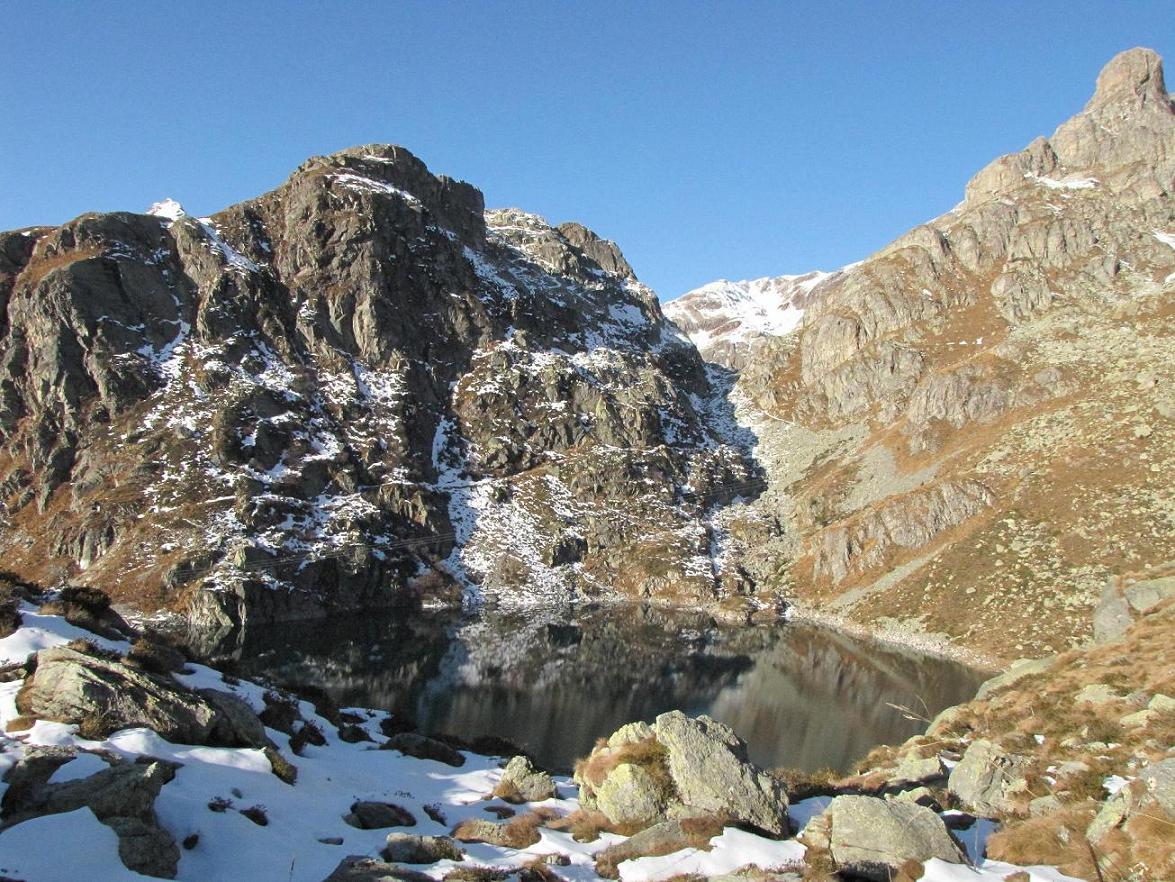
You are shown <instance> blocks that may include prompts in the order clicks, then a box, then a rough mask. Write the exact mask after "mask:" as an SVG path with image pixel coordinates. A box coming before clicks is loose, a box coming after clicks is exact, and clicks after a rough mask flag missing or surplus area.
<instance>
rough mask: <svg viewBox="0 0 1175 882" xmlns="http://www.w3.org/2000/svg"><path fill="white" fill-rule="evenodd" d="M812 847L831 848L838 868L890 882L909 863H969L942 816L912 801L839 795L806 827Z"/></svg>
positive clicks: (805, 837)
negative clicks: (936, 861) (933, 860)
mask: <svg viewBox="0 0 1175 882" xmlns="http://www.w3.org/2000/svg"><path fill="white" fill-rule="evenodd" d="M800 838H801V840H802V841H803V842H804V844H805V845H807V846H808V847H809V848H816V849H821V850H823V851H826V852H828V854H829V855H830V856H831V858H832V860H833V862H834V863H835V866H836V867H837V869H838V870H846V871H848V872H851V873H853V874H854V875H857V876H863V877H865V878H867V879H876V880H878V882H886V880H888V879H890V878H892V876H893V874H894V873H896V872H897V871H898V870H899V869H900V868H901V867H902V865H903V864H904V863H906V861H911V860H913V861H918V862H920V863H922V862H925V861H928V860H931V859H932V858H937V859H938V860H942V861H946V862H947V863H952V864H958V863H962V862H963V851H962V849H961V848H960V847H959V845H958V843H957V842H955V840H954V839H953V838H952V837H951V834H950V833H949V832H948V831H947V828H946V825H945V824H944V823H943V821H942V819H941V818H940V817H939V816H938V815H936V814H935V813H934V812H932V811H931V810H930V809H928V808H924V807H922V806H920V805H915V804H914V803H912V802H904V801H896V800H883V799H877V798H875V797H871V796H838V797H837V798H836V799H834V800H833V801H832V802H831V803H829V805H828V808H826V809H825V810H824V812H823V813H821V814H820V815H817V816H816V817H815V818H813V819H812V820H811V821H809V822H808V825H807V826H806V827H805V828H804V830H803V832H802V833H801V835H800Z"/></svg>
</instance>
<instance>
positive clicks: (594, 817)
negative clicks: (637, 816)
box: [546, 809, 639, 842]
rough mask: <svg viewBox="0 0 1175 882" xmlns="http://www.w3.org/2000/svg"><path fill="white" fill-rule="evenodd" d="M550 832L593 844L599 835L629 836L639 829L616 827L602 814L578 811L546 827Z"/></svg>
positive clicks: (584, 810) (585, 810) (623, 826)
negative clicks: (558, 832)
mask: <svg viewBox="0 0 1175 882" xmlns="http://www.w3.org/2000/svg"><path fill="white" fill-rule="evenodd" d="M546 826H547V827H549V828H550V829H552V830H559V831H562V832H565V833H570V834H571V838H572V839H574V840H575V841H576V842H595V841H596V840H597V839H599V838H600V834H601V833H618V834H620V835H621V836H630V835H632V834H633V833H635V832H637V830H638V829H639V828H638V827H635V826H627V825H617V824H613V823H612V822H611V821H609V820H608V816H607V815H605V814H604V813H603V812H593V811H588V810H587V809H579V810H577V811H574V812H572V813H571V814H569V815H564V816H563V817H561V818H558V819H556V820H554V821H551V822H550V823H548V824H547V825H546Z"/></svg>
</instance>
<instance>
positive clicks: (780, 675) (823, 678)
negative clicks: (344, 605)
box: [206, 605, 982, 769]
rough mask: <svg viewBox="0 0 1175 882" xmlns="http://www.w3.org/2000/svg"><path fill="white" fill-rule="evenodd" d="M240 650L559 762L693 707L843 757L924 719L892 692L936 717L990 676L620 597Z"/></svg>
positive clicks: (283, 678)
mask: <svg viewBox="0 0 1175 882" xmlns="http://www.w3.org/2000/svg"><path fill="white" fill-rule="evenodd" d="M206 648H207V649H208V650H209V652H210V653H211V651H212V648H211V647H206ZM224 649H225V647H222V648H221V650H222V654H224V653H223V650H224ZM227 654H229V655H231V656H232V657H234V658H235V659H236V660H237V662H238V668H239V670H240V672H241V673H242V674H243V675H245V676H259V677H263V678H268V679H270V680H272V681H274V682H279V683H294V682H297V683H304V684H313V685H317V686H320V687H322V688H324V689H326V690H327V691H328V692H329V693H330V694H331V695H332V697H333V698H335V699H336V700H337V701H338V702H339V703H340V704H342V705H345V706H348V705H358V706H366V707H380V708H385V709H388V710H392V711H396V712H399V713H402V714H406V715H408V716H410V717H412V718H413V719H415V720H416V722H417V723H418V725H419V726H420V728H421V730H422V731H435V732H446V733H451V734H456V735H462V736H465V737H474V736H478V735H498V736H502V737H505V738H509V739H510V740H512V741H514V742H516V743H518V744H520V745H523V746H524V747H526V748H527V749H528V750H529V751H531V752H532V753H533V754H534V755H535V756H536V758H537V759H538V760H539V761H541V762H542V763H543V764H545V765H548V766H550V767H553V768H569V767H570V766H571V764H572V763H573V762H574V760H575V759H576V758H577V757H579V756H583V755H585V754H586V753H587V752H588V751H589V750H590V749H591V746H592V744H593V742H594V741H595V739H596V738H599V737H601V736H606V735H608V734H609V733H610V732H612V731H613V730H614V729H616V728H617V727H618V726H619V725H621V724H622V723H626V722H629V721H631V720H637V719H644V720H651V719H652V718H653V717H655V716H656V715H657V714H658V713H661V712H663V711H666V710H670V709H673V708H680V709H681V710H684V711H686V712H687V713H691V714H697V713H708V714H710V715H711V716H713V717H715V718H716V719H719V720H722V721H724V722H726V723H729V724H730V725H732V726H733V727H734V728H735V730H736V731H737V732H739V734H740V735H742V736H743V737H744V738H745V739H747V741H748V743H749V744H750V748H751V756H752V758H753V759H754V760H755V761H756V762H758V763H760V764H761V765H765V766H782V765H788V766H798V767H800V768H804V769H817V768H823V767H833V768H837V769H844V768H847V767H848V766H849V765H851V763H852V762H853V761H854V760H855V759H857V758H859V757H860V756H862V755H863V754H864V753H866V752H867V751H868V750H869V748H871V747H873V746H874V745H876V744H879V743H883V742H895V741H900V740H902V739H904V738H906V737H908V736H909V735H912V734H914V733H916V732H918V731H920V730H921V729H922V728H924V724H922V723H919V722H917V721H913V720H909V719H906V718H904V716H903V714H902V713H901V712H900V711H898V710H896V709H895V708H894V707H892V705H904V706H908V707H911V708H914V709H917V710H918V711H920V712H921V713H923V714H924V715H925V716H927V717H930V716H933V715H934V714H935V713H937V711H939V710H940V709H942V708H943V707H946V706H948V705H951V704H955V703H957V702H959V701H963V700H966V699H967V698H969V697H971V695H972V694H973V693H974V691H975V688H976V686H977V685H978V683H979V682H980V680H981V679H982V676H981V675H980V674H978V673H977V672H975V671H972V670H970V669H968V668H966V667H964V666H962V665H958V664H955V663H952V662H948V661H944V660H941V659H935V658H929V657H926V656H921V655H917V654H914V653H910V652H903V651H898V650H894V649H886V648H879V647H876V646H871V645H868V644H865V643H862V642H859V641H856V640H853V639H852V638H849V637H847V636H845V635H842V634H837V633H835V632H830V631H827V630H823V629H819V628H814V627H811V626H806V625H796V624H783V625H777V626H770V627H754V628H742V629H736V628H727V627H719V626H718V625H716V624H715V622H714V621H713V620H712V619H711V618H709V617H708V616H705V615H703V614H699V613H689V612H682V611H669V610H664V609H659V608H651V607H643V606H617V605H608V606H597V607H588V608H584V607H579V608H578V609H574V610H571V609H527V610H516V609H489V610H485V611H484V612H482V613H480V614H478V615H475V616H461V615H459V614H455V613H453V612H428V611H425V612H420V611H416V612H412V613H399V614H381V615H371V614H368V615H364V616H350V617H346V618H340V619H333V620H327V621H325V622H324V621H317V622H309V623H305V624H283V625H281V626H280V627H273V628H266V629H257V630H254V631H251V632H249V633H247V634H245V635H243V638H242V639H241V640H240V641H239V642H238V643H237V644H236V645H234V646H233V647H231V649H229V650H228V653H227Z"/></svg>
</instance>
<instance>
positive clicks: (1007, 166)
mask: <svg viewBox="0 0 1175 882" xmlns="http://www.w3.org/2000/svg"><path fill="white" fill-rule="evenodd" d="M1173 179H1175V106H1173V105H1172V103H1171V97H1170V95H1168V94H1167V91H1166V86H1165V84H1164V81H1163V63H1162V59H1161V58H1159V56H1158V55H1157V54H1156V53H1155V52H1153V51H1152V50H1150V49H1130V50H1128V51H1126V52H1122V53H1121V54H1119V55H1117V56H1115V57H1114V58H1113V59H1112V60H1111V61H1110V63H1109V64H1107V65H1106V66H1105V68H1103V69H1102V72H1101V74H1100V75H1099V76H1098V79H1097V87H1096V90H1095V92H1094V95H1093V97H1092V98H1091V99H1090V100H1089V103H1087V104H1086V105H1085V109H1084V110H1083V111H1082V112H1081V113H1079V114H1077V115H1076V116H1074V117H1073V118H1072V119H1070V120H1068V121H1066V122H1064V123H1062V124H1061V125H1060V126H1058V128H1057V130H1056V131H1055V132H1054V133H1053V135H1052V137H1051V138H1048V139H1046V138H1043V137H1041V138H1037V139H1035V140H1034V141H1033V142H1032V143H1031V144H1029V145H1028V146H1027V147H1026V148H1025V149H1024V150H1022V151H1020V152H1019V153H1012V154H1008V155H1007V156H1001V157H1000V158H998V159H996V160H995V161H994V162H992V163H991V164H990V165H988V166H987V167H986V168H984V169H983V170H982V171H980V172H979V173H978V174H977V175H976V176H975V177H974V178H972V180H971V181H970V183H968V185H967V194H966V198H967V200H968V201H969V202H975V201H983V200H985V199H992V198H1003V197H1004V196H1005V195H1007V194H1008V193H1009V192H1010V191H1012V190H1015V189H1016V188H1018V187H1022V186H1024V185H1025V183H1026V182H1027V183H1028V184H1030V185H1037V186H1040V185H1043V186H1046V187H1050V188H1052V189H1079V188H1088V187H1092V186H1096V185H1097V184H1099V183H1101V184H1105V185H1107V186H1109V187H1111V188H1112V189H1115V190H1122V189H1127V188H1137V187H1145V188H1153V187H1155V186H1157V187H1159V188H1160V189H1170V188H1171V186H1172V182H1173Z"/></svg>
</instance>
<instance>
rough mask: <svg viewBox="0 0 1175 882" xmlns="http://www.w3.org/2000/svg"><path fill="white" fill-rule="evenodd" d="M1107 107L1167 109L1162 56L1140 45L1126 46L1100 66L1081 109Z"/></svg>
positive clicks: (1168, 108) (1166, 110) (1167, 100)
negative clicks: (1095, 79)
mask: <svg viewBox="0 0 1175 882" xmlns="http://www.w3.org/2000/svg"><path fill="white" fill-rule="evenodd" d="M1110 107H1114V108H1124V109H1139V110H1151V109H1157V110H1161V111H1165V112H1168V113H1170V112H1171V97H1170V96H1169V95H1168V94H1167V87H1166V84H1165V83H1164V81H1163V59H1162V58H1160V57H1159V54H1158V53H1157V52H1155V51H1154V50H1153V49H1144V48H1142V47H1136V48H1134V49H1127V50H1126V51H1125V52H1120V53H1118V54H1117V55H1115V56H1114V57H1113V58H1111V59H1110V61H1109V63H1108V64H1107V65H1106V66H1105V67H1103V68H1102V72H1101V73H1100V74H1098V78H1097V89H1096V91H1095V92H1094V94H1093V98H1091V99H1090V100H1089V103H1088V104H1087V105H1086V106H1085V112H1086V113H1093V112H1097V111H1099V110H1102V109H1105V108H1110Z"/></svg>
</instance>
